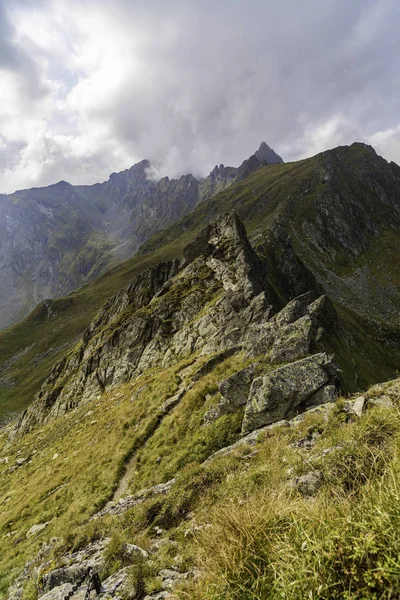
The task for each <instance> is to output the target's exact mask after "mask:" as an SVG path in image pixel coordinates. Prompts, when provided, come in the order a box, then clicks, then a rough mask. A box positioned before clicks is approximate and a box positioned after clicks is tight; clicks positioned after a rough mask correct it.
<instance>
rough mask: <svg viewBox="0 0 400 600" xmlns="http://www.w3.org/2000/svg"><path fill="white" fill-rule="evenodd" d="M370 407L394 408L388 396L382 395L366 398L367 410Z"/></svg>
mask: <svg viewBox="0 0 400 600" xmlns="http://www.w3.org/2000/svg"><path fill="white" fill-rule="evenodd" d="M370 406H384V407H385V408H394V403H393V401H392V400H391V398H390V397H389V396H387V395H385V394H384V395H383V396H377V397H374V398H368V400H367V408H369V407H370Z"/></svg>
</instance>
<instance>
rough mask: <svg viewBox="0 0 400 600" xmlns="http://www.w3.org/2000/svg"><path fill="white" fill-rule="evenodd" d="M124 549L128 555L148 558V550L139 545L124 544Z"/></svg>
mask: <svg viewBox="0 0 400 600" xmlns="http://www.w3.org/2000/svg"><path fill="white" fill-rule="evenodd" d="M124 550H125V552H126V554H127V555H128V556H135V555H136V556H141V557H142V558H146V559H147V558H149V554H148V552H146V550H143V548H140V546H136V545H135V544H125V546H124Z"/></svg>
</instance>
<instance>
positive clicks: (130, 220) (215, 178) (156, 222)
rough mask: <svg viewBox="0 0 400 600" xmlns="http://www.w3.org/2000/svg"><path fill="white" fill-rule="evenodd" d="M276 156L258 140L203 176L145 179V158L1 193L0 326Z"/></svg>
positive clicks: (118, 256)
mask: <svg viewBox="0 0 400 600" xmlns="http://www.w3.org/2000/svg"><path fill="white" fill-rule="evenodd" d="M282 162H283V161H282V159H281V158H280V157H279V156H278V155H277V154H276V153H275V152H274V151H273V150H271V149H270V148H269V146H267V145H266V144H265V143H262V144H261V146H260V148H259V149H258V150H257V151H256V152H255V153H254V154H253V155H252V156H250V158H249V159H247V160H245V161H244V162H243V163H242V165H241V166H240V167H238V168H234V167H224V165H220V166H216V167H215V168H214V169H213V171H211V173H210V174H209V175H208V177H206V178H203V179H196V178H195V177H193V175H191V174H188V175H183V176H182V177H181V178H180V179H169V178H168V177H163V178H162V179H160V180H159V181H152V180H151V179H150V178H149V177H148V173H149V169H150V167H151V165H150V162H149V161H148V160H143V161H141V162H139V163H137V164H135V165H134V166H133V167H131V168H130V169H127V170H126V171H122V172H120V173H112V174H111V175H110V177H109V179H108V181H105V182H104V183H99V184H95V185H87V186H82V185H71V184H69V183H67V182H65V181H60V182H58V183H56V184H54V185H50V186H48V187H45V188H34V189H30V190H22V191H17V192H15V193H14V194H10V195H1V196H0V223H1V225H0V269H1V273H2V283H1V286H0V328H3V329H4V328H5V327H7V326H9V325H10V324H12V323H14V322H16V321H18V320H20V319H22V318H23V317H24V316H26V315H27V314H28V312H29V311H30V310H32V308H34V307H35V306H36V305H37V304H39V302H40V301H42V300H44V299H46V298H56V297H59V296H62V295H65V294H67V293H68V292H71V291H72V290H74V289H76V288H77V287H79V286H81V285H83V284H84V283H86V282H88V281H90V280H92V279H94V278H95V277H97V276H99V275H100V274H102V273H104V272H105V271H106V270H107V269H109V268H110V267H111V266H113V265H115V264H117V263H118V262H120V261H122V260H123V259H125V258H128V257H129V256H132V255H133V254H134V253H135V251H136V250H137V248H138V247H139V246H140V244H142V243H143V242H144V241H146V240H147V239H148V238H149V237H150V236H151V235H152V234H154V233H155V232H156V231H158V230H160V229H163V228H164V227H166V226H168V225H171V224H172V223H174V222H175V221H177V220H179V219H180V218H181V217H183V216H184V215H186V214H187V213H189V212H191V211H192V210H193V209H194V208H195V206H197V205H198V204H199V203H200V202H203V201H204V200H207V199H208V198H210V197H211V196H213V195H215V194H216V193H218V192H219V191H221V190H224V189H226V188H227V187H228V186H230V185H231V184H233V183H235V182H237V181H240V180H242V179H244V178H245V177H247V176H248V175H249V174H250V173H252V172H253V171H255V170H256V169H258V168H260V167H261V166H265V165H268V164H276V163H282Z"/></svg>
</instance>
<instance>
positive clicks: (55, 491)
mask: <svg viewBox="0 0 400 600" xmlns="http://www.w3.org/2000/svg"><path fill="white" fill-rule="evenodd" d="M278 237H279V236H278ZM280 239H281V241H282V242H283V243H282V244H281V245H280V246H279V245H278V244H275V245H274V250H275V252H276V253H275V255H274V256H272V255H271V254H269V255H268V256H267V257H266V258H263V256H262V255H261V254H259V253H257V252H256V250H255V249H254V247H253V246H252V245H251V244H250V242H249V240H248V238H247V236H246V231H245V228H244V226H243V225H242V223H241V222H240V220H239V218H238V217H237V215H236V214H235V213H230V214H227V215H224V216H221V217H219V218H218V219H217V220H216V221H214V222H212V223H211V224H209V225H206V226H205V227H203V228H202V229H201V231H200V232H199V234H198V235H197V236H195V237H194V238H192V239H191V240H190V241H189V243H188V244H187V245H186V246H185V248H184V249H183V259H182V258H181V259H175V260H170V261H168V262H163V263H159V264H157V265H155V266H153V267H152V268H150V269H147V270H143V271H141V272H140V273H139V274H138V275H137V277H136V278H135V279H134V280H133V281H132V283H131V284H130V285H129V286H128V287H127V288H126V289H124V290H122V291H120V292H119V293H117V294H116V295H114V296H113V297H111V298H110V299H109V300H108V301H107V302H106V303H105V304H104V306H103V307H102V309H101V310H100V311H99V312H98V313H97V315H96V316H95V318H94V319H93V320H92V322H91V323H90V325H89V326H88V327H87V329H86V330H85V332H84V334H83V335H82V337H81V339H80V340H79V341H78V343H77V344H76V345H75V346H74V347H73V348H72V349H71V350H70V351H69V352H68V353H67V354H65V356H64V358H63V359H62V360H61V361H59V362H58V364H57V365H55V367H54V368H53V370H52V372H51V374H50V376H49V377H48V379H47V380H46V382H45V383H44V385H43V387H42V389H41V391H40V393H39V394H38V395H37V398H36V400H35V402H34V403H33V404H32V405H31V406H30V408H29V409H28V410H27V412H26V413H25V414H24V416H23V417H22V418H21V419H20V421H19V425H18V430H17V432H16V433H17V435H15V430H14V432H13V431H12V428H13V427H14V426H15V424H12V425H10V426H9V427H7V428H5V429H3V430H2V431H1V433H0V469H1V477H0V506H1V507H2V510H1V513H0V535H1V536H2V553H1V556H0V594H1V593H3V595H4V597H7V599H8V600H28V599H29V600H37V599H38V598H39V597H40V598H42V600H58V599H59V598H64V597H65V596H66V595H67V594H68V595H69V596H71V594H72V587H73V586H75V585H76V586H77V595H76V597H77V598H81V597H83V596H84V594H85V589H84V587H83V586H80V583H79V582H83V581H84V580H85V578H83V576H84V575H86V573H87V567H88V566H89V565H90V566H92V567H94V568H95V569H96V570H97V571H98V572H99V574H100V577H101V579H102V580H105V586H106V588H107V590H110V589H111V588H112V586H114V585H115V584H116V583H117V582H118V583H121V586H120V589H119V591H118V593H119V594H121V596H122V597H123V598H126V599H128V598H129V597H132V596H133V597H135V596H136V597H139V598H143V599H144V598H146V600H160V599H161V598H168V597H171V590H173V594H174V595H175V594H177V597H178V598H182V599H183V598H185V597H191V598H198V599H199V600H200V599H202V600H210V599H211V598H215V597H220V598H231V599H232V600H236V599H238V598H248V599H249V600H250V599H254V598H255V599H257V600H261V599H263V598H265V597H272V598H282V597H287V598H292V599H293V600H300V598H304V596H305V595H307V594H308V593H309V591H310V590H311V591H312V593H313V595H314V596H315V597H316V598H318V597H319V598H322V597H323V598H332V599H333V598H335V599H337V598H342V597H344V596H345V595H346V594H347V591H348V590H351V595H349V594H347V597H348V598H349V600H350V599H353V598H354V599H355V598H360V599H361V598H365V597H368V594H369V595H371V594H370V592H372V593H373V594H375V595H376V596H377V597H385V596H384V595H383V593H384V590H388V589H389V591H391V590H397V589H398V585H399V573H398V569H396V568H393V564H395V561H396V560H397V556H398V547H399V546H398V524H399V511H398V501H399V493H398V490H399V488H398V474H399V472H400V471H399V461H398V452H397V446H398V443H399V440H400V423H399V418H398V409H397V408H396V407H397V405H398V402H399V389H400V388H399V380H396V381H393V382H389V383H388V384H385V385H380V386H376V387H375V388H372V389H370V390H369V391H368V393H366V394H364V395H363V396H361V397H359V398H357V399H356V398H351V399H346V400H344V399H341V400H339V401H336V402H334V401H335V399H337V396H338V393H339V388H340V384H341V381H340V380H341V374H340V371H339V370H338V368H337V364H336V358H337V357H333V356H332V355H331V354H330V352H329V351H330V350H331V349H332V346H331V344H332V341H333V342H335V340H336V341H339V343H340V348H339V349H340V351H341V355H340V356H339V357H338V358H340V359H341V360H344V359H347V360H349V359H351V357H352V355H353V354H354V357H355V359H357V360H360V356H359V355H357V353H356V349H355V348H353V347H351V346H347V344H348V341H349V340H348V339H346V338H345V337H344V336H340V337H337V336H335V335H332V333H335V332H338V331H339V332H341V333H343V334H347V335H349V329H348V327H349V323H339V317H338V314H337V312H336V311H335V309H334V307H333V306H332V304H331V302H330V301H329V299H328V298H327V297H326V296H324V295H320V294H319V292H318V289H319V287H320V285H319V284H318V283H317V282H316V281H315V279H314V278H313V275H312V274H311V272H310V271H309V270H308V269H307V268H306V267H305V265H304V264H303V263H302V262H301V260H300V259H299V258H298V257H296V256H295V255H294V252H293V249H291V247H290V245H288V243H287V239H285V238H284V237H281V238H280ZM278 248H279V249H280V252H278ZM278 258H279V260H277V259H278ZM143 259H144V257H142V260H143ZM272 259H273V261H272V262H269V261H270V260H272ZM271 265H275V272H271V269H270V267H271ZM142 266H143V265H142ZM280 267H282V270H280ZM287 267H289V270H288V269H287ZM114 275H115V274H114ZM283 280H285V283H286V285H285V287H282V288H278V287H276V284H277V283H278V282H279V281H283ZM299 286H304V287H310V288H311V289H310V291H308V292H306V293H303V294H301V295H300V296H298V295H297V296H296V297H294V298H293V299H292V300H291V301H290V302H288V303H284V302H283V297H284V295H285V294H295V290H298V289H299ZM90 287H91V286H89V289H90ZM71 301H72V302H73V300H71ZM58 302H60V301H58ZM282 304H284V306H282ZM56 305H57V301H56V302H55V303H54V305H53V306H56ZM51 308H52V304H49V305H48V306H47V308H46V307H45V306H42V308H41V310H42V312H43V311H44V310H46V311H47V314H48V313H49V309H50V313H51ZM60 308H61V307H60ZM66 309H67V310H68V306H67V307H66ZM37 316H38V315H37ZM50 318H51V315H50ZM346 348H347V352H348V354H347V357H346ZM368 350H369V351H370V348H369V349H368ZM357 368H358V366H357V365H356V366H355V369H357ZM30 429H32V430H33V431H31V432H30V431H29V430H30ZM12 433H14V435H11V438H10V434H12ZM371 503H372V506H371ZM366 532H368V535H366ZM216 537H217V539H216ZM338 549H339V550H338ZM294 563H295V564H294ZM24 565H25V567H24ZM293 565H294V566H293ZM377 573H378V576H376V574H377ZM86 579H87V578H86ZM9 584H10V587H8V586H9ZM111 596H112V594H107V595H105V596H104V597H105V598H110V597H111ZM172 597H173V596H172ZM172 597H171V600H172ZM387 597H388V598H389V597H391V596H390V595H387ZM392 597H394V596H393V595H392Z"/></svg>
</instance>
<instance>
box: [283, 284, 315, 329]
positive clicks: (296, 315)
mask: <svg viewBox="0 0 400 600" xmlns="http://www.w3.org/2000/svg"><path fill="white" fill-rule="evenodd" d="M310 301H311V292H307V293H306V294H302V295H301V296H298V297H297V298H294V300H292V301H291V302H289V303H288V304H287V305H286V306H285V308H284V309H283V310H281V311H280V313H278V314H277V315H276V317H275V322H276V324H277V326H278V327H284V326H285V325H289V324H290V323H293V322H294V321H297V320H298V319H300V318H301V317H304V316H305V314H306V313H307V309H308V307H309V305H310Z"/></svg>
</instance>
